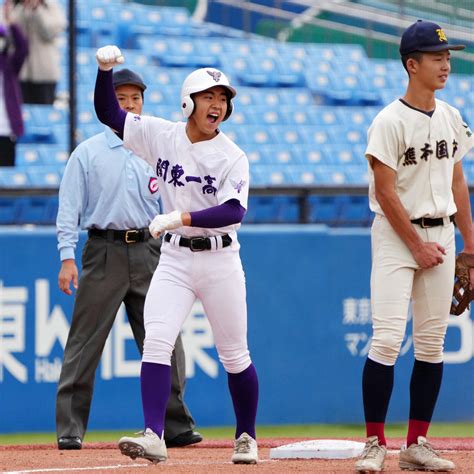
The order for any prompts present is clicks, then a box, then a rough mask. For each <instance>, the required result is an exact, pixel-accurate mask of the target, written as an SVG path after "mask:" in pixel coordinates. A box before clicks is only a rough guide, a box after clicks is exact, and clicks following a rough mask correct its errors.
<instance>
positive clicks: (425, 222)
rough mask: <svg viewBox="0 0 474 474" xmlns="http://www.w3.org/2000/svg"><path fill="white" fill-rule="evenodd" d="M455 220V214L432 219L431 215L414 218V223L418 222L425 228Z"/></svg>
mask: <svg viewBox="0 0 474 474" xmlns="http://www.w3.org/2000/svg"><path fill="white" fill-rule="evenodd" d="M453 221H454V214H453V215H452V216H449V217H437V218H434V219H432V218H431V217H420V218H419V219H413V220H412V221H411V222H412V224H418V225H420V226H421V227H423V228H424V229H426V228H428V227H436V226H438V225H445V224H449V223H450V222H453Z"/></svg>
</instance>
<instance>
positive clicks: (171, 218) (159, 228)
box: [148, 211, 183, 239]
mask: <svg viewBox="0 0 474 474" xmlns="http://www.w3.org/2000/svg"><path fill="white" fill-rule="evenodd" d="M182 225H183V220H182V218H181V211H173V212H170V213H169V214H158V215H157V216H156V217H155V218H154V219H153V220H152V221H151V223H150V225H149V226H148V229H149V230H150V234H151V235H152V237H153V238H154V239H157V238H158V237H159V236H160V235H161V234H162V233H163V232H164V231H165V230H172V229H176V228H177V227H181V226H182Z"/></svg>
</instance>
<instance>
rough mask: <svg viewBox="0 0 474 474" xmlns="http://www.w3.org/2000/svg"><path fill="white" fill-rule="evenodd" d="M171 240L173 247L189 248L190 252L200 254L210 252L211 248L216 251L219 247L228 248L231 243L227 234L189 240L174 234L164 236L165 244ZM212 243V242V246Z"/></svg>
mask: <svg viewBox="0 0 474 474" xmlns="http://www.w3.org/2000/svg"><path fill="white" fill-rule="evenodd" d="M220 238H221V239H222V245H221V246H220V245H219V243H218V240H220ZM171 240H173V243H174V244H175V245H179V246H180V247H187V248H189V249H190V250H191V252H202V251H203V250H212V249H213V248H214V249H218V248H220V247H222V248H224V247H228V246H229V245H230V244H231V243H232V238H231V236H230V235H229V234H224V235H220V236H212V237H192V238H190V239H188V238H186V237H181V236H179V235H176V234H170V233H167V234H165V242H171ZM178 241H179V244H178ZM212 241H214V245H213V242H212Z"/></svg>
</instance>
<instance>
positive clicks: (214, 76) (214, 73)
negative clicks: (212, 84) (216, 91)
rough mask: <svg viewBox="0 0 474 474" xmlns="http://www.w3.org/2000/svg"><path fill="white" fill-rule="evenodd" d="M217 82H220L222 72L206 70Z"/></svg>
mask: <svg viewBox="0 0 474 474" xmlns="http://www.w3.org/2000/svg"><path fill="white" fill-rule="evenodd" d="M206 72H207V73H208V74H209V75H210V76H211V77H212V78H213V79H214V80H215V81H216V82H219V79H220V78H221V76H222V74H221V73H220V72H219V71H206Z"/></svg>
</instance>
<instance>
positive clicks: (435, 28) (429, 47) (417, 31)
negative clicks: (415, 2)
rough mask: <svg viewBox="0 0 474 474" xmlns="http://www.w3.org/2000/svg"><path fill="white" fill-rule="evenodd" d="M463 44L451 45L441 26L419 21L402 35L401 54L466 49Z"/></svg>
mask: <svg viewBox="0 0 474 474" xmlns="http://www.w3.org/2000/svg"><path fill="white" fill-rule="evenodd" d="M464 48H465V46H464V45H462V44H450V43H449V42H448V38H447V37H446V34H445V32H444V30H443V29H442V28H441V26H439V25H437V24H436V23H432V22H431V21H424V20H418V21H417V22H416V23H413V25H410V26H409V27H408V28H407V29H406V30H405V32H404V33H403V35H402V39H401V41H400V54H401V55H402V56H405V55H406V54H409V53H414V52H415V51H421V52H424V53H429V52H436V51H446V50H448V49H453V50H456V51H459V50H461V49H464Z"/></svg>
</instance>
